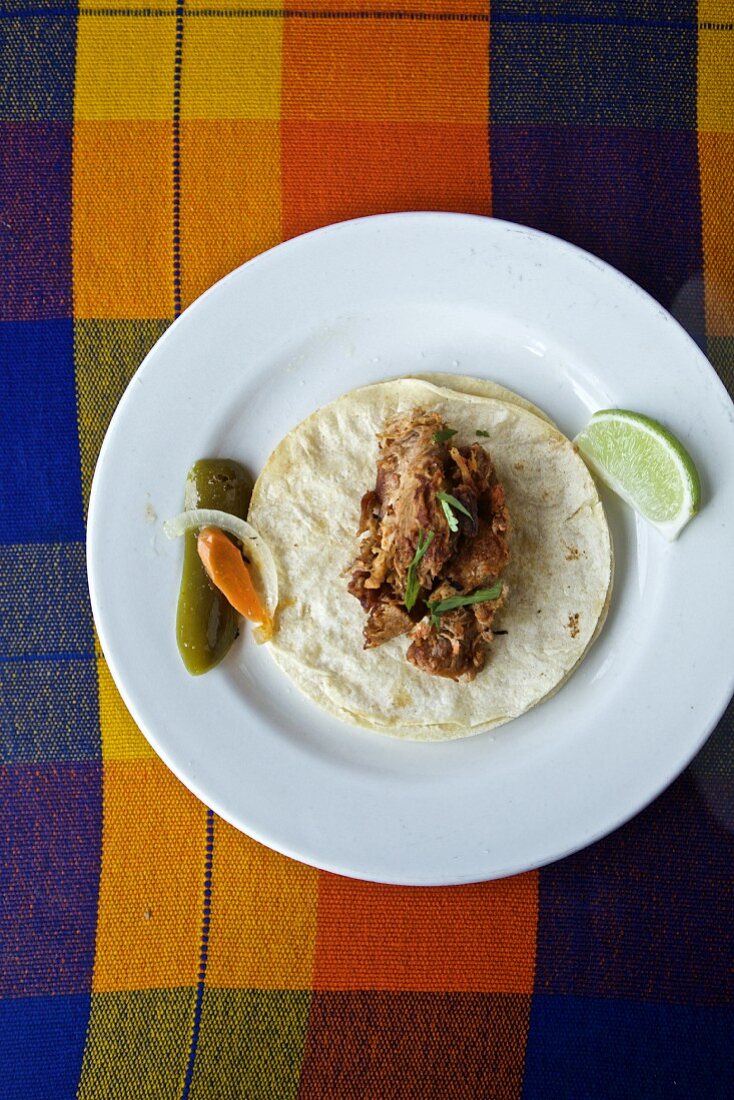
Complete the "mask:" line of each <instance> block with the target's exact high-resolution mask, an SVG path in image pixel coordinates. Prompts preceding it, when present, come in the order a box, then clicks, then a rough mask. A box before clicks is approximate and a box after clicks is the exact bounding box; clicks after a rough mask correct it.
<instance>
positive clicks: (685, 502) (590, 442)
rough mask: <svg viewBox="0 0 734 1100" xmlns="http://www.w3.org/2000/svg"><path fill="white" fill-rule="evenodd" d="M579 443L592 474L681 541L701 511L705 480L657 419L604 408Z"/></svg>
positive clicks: (582, 434)
mask: <svg viewBox="0 0 734 1100" xmlns="http://www.w3.org/2000/svg"><path fill="white" fill-rule="evenodd" d="M575 442H576V445H577V446H578V449H579V451H580V452H581V454H582V455H583V457H584V458H585V459H586V462H587V465H589V466H590V467H591V469H592V470H593V471H594V473H596V474H597V475H598V476H599V477H600V478H601V480H602V481H603V482H604V483H605V484H606V485H608V486H609V488H610V489H613V490H614V492H615V493H617V495H618V496H620V497H621V498H622V500H626V501H627V503H628V504H631V505H632V507H633V508H634V509H636V511H638V512H639V513H640V515H642V516H644V517H645V519H647V520H649V521H650V523H652V524H653V526H654V527H657V529H658V531H660V532H661V533H662V534H663V535H665V537H666V538H667V539H671V540H672V539H675V538H677V537H678V535H679V534H680V532H681V531H682V530H683V528H684V527H685V525H686V524H687V523H688V521H689V519H691V517H692V516H695V514H696V512H697V511H698V508H699V505H700V503H701V482H700V481H699V477H698V471H697V470H696V467H695V466H694V464H693V459H692V458H691V456H690V455H689V454H688V451H687V450H686V449H685V447H684V446H683V444H682V443H680V442H679V440H677V439H676V438H675V436H674V435H671V433H670V432H669V431H668V430H667V429H666V428H664V427H663V426H662V424H658V422H657V420H651V419H650V418H649V417H647V416H641V415H640V413H633V412H627V411H625V410H624V409H602V410H600V411H599V412H595V413H594V415H593V416H592V418H591V420H590V421H589V423H588V424H587V425H586V427H585V428H584V430H583V431H582V432H580V433H579V434H578V435H577V436H576V440H575Z"/></svg>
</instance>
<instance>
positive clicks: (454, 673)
mask: <svg viewBox="0 0 734 1100" xmlns="http://www.w3.org/2000/svg"><path fill="white" fill-rule="evenodd" d="M444 595H445V593H444ZM505 595H506V589H503V591H502V594H501V595H500V596H499V597H498V598H497V599H496V600H488V601H486V602H485V603H477V604H471V605H470V606H469V607H458V608H456V610H455V611H448V612H446V614H444V615H441V617H440V619H439V623H440V625H439V626H438V627H436V626H434V625H433V624H432V623H431V620H430V618H428V617H427V616H426V618H425V619H423V620H422V622H420V623H419V624H418V626H417V627H416V628H415V630H414V631H413V641H412V642H411V645H410V647H409V649H408V653H407V657H408V660H409V661H410V662H411V664H414V665H415V666H416V668H420V669H422V671H423V672H430V673H431V674H432V675H433V676H445V677H447V678H449V679H451V680H459V679H460V678H461V677H462V676H464V677H465V678H466V679H467V680H473V679H474V677H475V676H476V674H477V673H478V672H481V670H482V669H483V668H484V664H485V661H486V659H487V650H488V648H489V646H490V645H491V644H492V639H493V638H494V634H493V633H492V620H493V618H494V616H495V612H497V611H498V610H499V609H500V607H502V604H503V603H504V601H505ZM436 598H443V595H442V596H441V597H438V596H437V597H436Z"/></svg>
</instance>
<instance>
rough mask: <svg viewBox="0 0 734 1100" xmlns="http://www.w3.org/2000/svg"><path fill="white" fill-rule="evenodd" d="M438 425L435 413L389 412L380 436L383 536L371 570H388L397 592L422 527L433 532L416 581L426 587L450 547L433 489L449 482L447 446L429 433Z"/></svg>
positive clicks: (378, 489) (442, 489) (437, 490)
mask: <svg viewBox="0 0 734 1100" xmlns="http://www.w3.org/2000/svg"><path fill="white" fill-rule="evenodd" d="M443 427H444V423H443V420H442V419H441V417H440V416H439V415H438V413H424V412H422V411H420V410H416V411H415V412H414V413H412V414H411V415H409V416H396V417H393V419H392V420H390V421H388V423H387V424H386V425H385V431H384V432H383V433H382V435H381V436H380V437H379V443H380V453H379V456H378V459H377V486H376V489H375V493H376V495H377V498H378V500H379V509H380V511H379V515H380V519H381V524H382V526H381V531H382V537H381V542H380V549H379V551H378V553H377V554H376V555H375V558H376V576H377V577H379V576H380V575H381V573H382V570H383V569H385V570H386V571H387V570H389V571H390V572H391V574H392V577H391V580H392V584H393V587H394V588H395V591H396V592H398V593H399V594H400V595H404V594H405V578H406V574H407V572H408V567H409V566H410V563H411V562H412V560H413V558H414V556H415V552H416V548H417V546H418V536H419V534H420V532H421V531H423V532H426V533H427V532H428V531H432V532H433V536H434V537H433V541H432V542H431V545H430V547H429V549H428V551H427V553H426V554H425V556H424V558H423V560H422V561H421V563H420V565H419V567H418V579H419V580H420V583H421V587H423V588H430V587H431V584H432V582H433V580H434V578H435V577H437V576H438V574H439V572H440V570H441V567H442V566H443V564H444V562H445V561H446V559H447V558H448V556H449V554H450V553H451V549H452V535H451V531H450V530H449V527H448V524H447V522H446V517H445V516H444V514H443V510H442V508H441V502H440V500H439V499H438V497H437V495H436V494H437V493H440V492H446V490H447V489H448V487H449V486H448V482H447V478H446V471H445V465H444V464H445V461H446V446H445V444H443V443H436V442H434V439H433V437H434V435H435V434H436V432H439V431H440V430H441V429H442V428H443ZM382 579H384V576H383V578H382ZM380 583H381V582H380Z"/></svg>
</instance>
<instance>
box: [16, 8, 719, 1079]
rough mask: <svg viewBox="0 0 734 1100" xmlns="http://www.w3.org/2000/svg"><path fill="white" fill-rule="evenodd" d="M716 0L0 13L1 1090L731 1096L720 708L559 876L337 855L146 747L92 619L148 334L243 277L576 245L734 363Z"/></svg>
mask: <svg viewBox="0 0 734 1100" xmlns="http://www.w3.org/2000/svg"><path fill="white" fill-rule="evenodd" d="M733 15H734V13H733V12H732V8H731V5H730V4H728V3H727V2H726V0H700V3H699V4H698V6H697V5H696V4H695V3H694V2H693V0H635V2H632V0H594V2H591V0H577V2H570V0H566V2H564V0H493V3H492V4H491V10H490V5H489V4H488V3H487V2H486V0H293V2H291V0H284V2H279V0H242V2H240V0H177V2H176V0H97V2H95V0H91V2H89V3H83V4H82V5H81V6H79V7H76V6H74V5H71V4H68V3H67V0H0V74H1V75H0V248H1V256H2V261H1V262H2V280H1V282H0V359H1V361H2V370H1V373H0V418H2V426H3V430H2V446H0V500H1V501H2V526H1V527H0V749H1V751H2V768H1V770H0V815H1V816H2V827H1V828H0V838H1V839H2V844H3V852H2V863H1V866H0V875H1V876H2V878H1V880H0V881H1V889H0V935H1V937H2V941H1V945H0V946H1V949H2V955H1V961H0V1081H1V1082H2V1083H1V1084H0V1094H1V1095H2V1096H3V1097H4V1098H5V1100H36V1098H38V1100H49V1098H53V1100H64V1098H67V1097H75V1096H76V1097H79V1098H80V1100H128V1098H134V1100H147V1098H151V1100H153V1098H154V1100H168V1098H170V1100H174V1098H176V1100H178V1098H189V1100H235V1098H237V1100H239V1098H243V1100H244V1098H248V1100H260V1098H262V1100H289V1098H295V1097H299V1098H302V1100H316V1098H319V1100H320V1098H324V1100H367V1098H369V1100H372V1098H375V1100H377V1098H393V1097H401V1098H402V1097H408V1098H410V1097H415V1098H421V1100H425V1098H436V1100H448V1098H452V1097H456V1098H462V1100H470V1098H477V1097H478V1098H484V1097H486V1098H492V1100H519V1098H521V1097H522V1098H524V1100H588V1098H594V1100H597V1098H600V1100H607V1098H608V1100H627V1098H629V1100H640V1098H645V1100H650V1098H657V1097H660V1098H665V1100H667V1098H669V1097H685V1098H688V1097H691V1098H700V1097H706V1098H709V1100H724V1098H731V1097H733V1096H734V1072H733V1070H732V1066H734V1039H733V1037H734V973H733V962H734V924H733V922H732V913H733V911H734V896H733V891H732V881H733V876H732V868H733V866H734V864H733V861H732V857H733V856H734V839H733V836H732V833H733V831H734V758H733V757H732V748H731V744H732V733H733V732H734V731H733V729H732V725H733V720H734V714H733V712H732V711H731V710H730V711H729V713H728V715H727V716H726V717H725V718H724V720H723V721H722V723H721V726H720V728H719V729H718V731H716V733H715V734H714V736H713V737H712V739H711V740H710V741H709V743H708V744H707V746H706V747H705V749H704V750H703V751H702V753H701V754H700V755H699V757H698V758H697V760H696V761H695V763H694V764H693V765H692V766H691V768H689V769H688V771H687V772H686V773H685V774H684V776H683V777H682V778H680V779H679V780H678V781H677V782H676V783H675V784H674V785H673V786H672V787H671V788H670V789H669V790H668V791H667V792H666V793H665V794H664V795H663V796H662V797H661V798H659V799H658V800H657V801H656V802H655V803H654V804H653V805H652V806H651V807H650V808H649V809H648V810H647V811H646V812H644V813H643V814H641V815H640V816H639V817H638V818H636V819H635V820H634V821H633V822H631V823H630V824H629V825H627V826H626V827H624V828H623V829H621V830H619V831H618V832H616V833H615V834H614V835H612V836H611V837H609V838H607V839H606V840H603V841H602V842H600V843H598V844H596V845H595V846H593V847H592V848H589V849H588V850H586V851H584V852H581V853H580V854H578V855H576V856H574V857H572V858H570V859H567V860H565V861H563V862H561V863H559V864H556V865H554V866H551V867H547V868H544V869H543V870H541V871H540V872H536V873H531V874H527V875H523V876H520V877H518V878H515V879H509V880H506V881H502V882H495V883H487V884H482V885H475V886H467V887H458V888H452V889H434V890H417V889H402V888H393V887H387V886H375V885H370V884H367V883H361V882H354V881H349V880H346V879H341V878H338V877H335V876H331V875H327V874H321V873H319V872H317V871H315V870H312V869H311V868H308V867H304V866H301V865H299V864H297V863H294V862H291V861H289V860H287V859H285V858H283V857H281V856H278V855H275V854H274V853H272V852H270V851H268V850H267V849H265V848H262V847H260V846H259V845H258V844H256V843H254V842H253V841H251V840H249V839H248V838H247V837H244V836H242V835H240V834H238V833H237V832H235V831H234V830H233V829H232V828H230V827H229V826H228V825H226V824H225V823H224V822H222V821H221V820H219V819H217V818H216V817H215V816H214V815H213V814H212V813H211V812H210V811H208V810H207V809H206V808H205V807H204V806H203V805H202V804H201V803H199V802H198V801H197V800H196V799H195V798H194V797H193V796H192V795H191V794H189V793H188V792H187V791H186V790H185V789H184V788H183V787H182V786H181V785H180V784H179V783H178V781H177V780H176V779H175V778H174V777H173V775H172V774H171V773H170V772H168V771H167V770H166V768H165V767H164V766H163V764H162V763H161V762H160V761H159V760H158V759H157V758H156V757H155V755H154V754H153V752H152V750H151V749H150V748H149V747H148V745H147V743H146V741H145V740H144V739H143V738H142V736H141V735H140V733H139V731H138V730H137V729H136V727H135V725H134V723H133V722H132V720H131V718H130V717H129V715H128V714H127V712H126V710H125V708H124V707H123V705H122V703H121V700H120V698H119V696H118V694H117V691H116V688H115V686H114V684H113V682H112V679H111V677H110V674H109V671H108V669H107V666H106V664H105V661H104V658H103V657H102V655H101V653H100V651H99V649H98V647H97V645H96V642H95V636H94V630H93V624H92V619H91V615H90V609H89V601H88V596H87V588H86V579H85V563H84V548H83V539H84V525H85V514H86V505H87V499H88V494H89V487H90V482H91V476H92V473H93V470H94V465H95V461H96V458H97V454H98V451H99V447H100V443H101V440H102V438H103V435H104V431H105V428H106V425H107V423H108V421H109V418H110V415H111V413H112V411H113V409H114V407H115V404H116V402H117V401H118V399H119V397H120V395H121V393H122V392H123V390H124V388H125V385H126V384H127V382H128V380H129V379H130V377H131V375H132V373H133V371H134V370H135V368H136V367H137V365H138V364H139V362H140V361H141V359H142V357H143V356H144V354H145V352H146V351H147V350H148V348H150V347H151V345H152V344H153V343H154V342H155V340H156V339H157V338H158V337H159V336H160V335H161V333H162V332H163V331H164V330H165V329H166V327H167V325H168V324H170V322H171V320H172V319H173V318H174V317H175V316H176V315H177V314H178V313H179V312H180V310H181V309H183V308H184V307H185V306H186V305H187V304H188V303H189V302H191V301H192V300H193V299H194V298H195V297H196V296H197V295H199V294H200V293H201V292H202V291H203V290H204V289H205V288H206V287H207V286H209V285H210V284H211V283H212V282H214V281H215V280H216V279H218V278H219V277H220V276H222V275H224V274H225V273H226V272H228V271H229V270H231V269H232V268H233V267H235V266H237V265H238V264H241V263H242V262H244V261H245V260H247V259H249V258H250V257H252V256H254V255H255V254H256V253H258V252H260V251H262V250H263V249H265V248H267V247H269V246H271V245H274V244H276V243H277V242H278V241H281V240H283V239H285V238H287V237H291V236H293V235H294V234H297V233H300V232H303V231H305V230H308V229H312V228H314V227H316V226H320V225H323V224H325V223H328V222H332V221H336V220H340V219H344V218H350V217H355V216H358V215H364V214H372V213H376V212H380V211H393V210H412V209H421V208H426V209H447V210H458V211H470V212H474V213H479V214H486V215H495V216H497V217H501V218H506V219H509V220H513V221H518V222H522V223H525V224H528V225H532V226H536V227H538V228H540V229H544V230H548V231H550V232H552V233H555V234H558V235H560V236H562V237H565V238H567V239H568V240H571V241H573V242H575V243H577V244H579V245H582V246H583V247H585V248H587V249H589V250H591V251H592V252H594V253H596V254H598V255H599V256H602V257H603V258H604V259H606V260H609V261H610V262H611V263H612V264H614V265H615V266H616V267H618V268H620V269H621V270H622V271H624V272H626V273H627V274H628V275H630V276H631V277H632V278H633V279H635V280H636V281H637V282H638V283H640V284H641V285H642V286H643V287H645V288H646V289H647V290H648V291H649V292H650V293H651V294H653V295H654V296H655V297H656V298H657V299H658V301H660V302H661V303H662V304H663V305H664V306H665V307H666V308H668V309H670V310H671V311H672V312H673V313H674V314H675V316H677V317H678V318H679V319H680V320H681V321H682V323H683V324H684V325H685V326H686V327H687V328H688V330H689V332H691V334H692V335H693V336H694V338H695V339H696V340H697V341H698V342H699V344H700V345H701V347H702V348H703V349H704V350H705V351H706V352H707V354H708V355H709V357H710V358H711V360H712V362H713V363H714V365H715V366H716V368H717V369H718V370H719V372H720V374H721V376H722V378H723V379H724V381H725V382H726V383H727V384H728V385H729V386H730V387H734V204H733V203H732V184H731V181H732V177H733V173H734V77H733V75H732V74H734V23H733V22H732V16H733ZM710 457H711V458H712V461H715V456H710ZM725 582H726V578H725V577H722V583H725ZM729 583H730V577H729ZM702 625H703V624H698V626H699V627H701V626H702ZM681 644H682V645H685V639H684V638H683V639H681Z"/></svg>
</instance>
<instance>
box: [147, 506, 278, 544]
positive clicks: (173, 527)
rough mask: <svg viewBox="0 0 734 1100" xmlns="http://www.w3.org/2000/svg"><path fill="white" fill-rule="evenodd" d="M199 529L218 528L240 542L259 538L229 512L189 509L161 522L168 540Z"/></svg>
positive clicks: (213, 509) (250, 528) (244, 523)
mask: <svg viewBox="0 0 734 1100" xmlns="http://www.w3.org/2000/svg"><path fill="white" fill-rule="evenodd" d="M199 527H220V528H221V529H222V531H228V532H229V534H230V535H234V537H235V538H236V539H239V540H240V541H241V542H245V541H250V540H252V539H259V538H260V536H259V535H258V533H257V531H256V530H255V528H254V527H251V526H250V524H249V523H247V522H246V521H245V520H244V519H240V518H239V516H233V515H232V513H231V512H220V511H219V509H217V508H190V509H189V510H188V511H187V512H179V514H178V515H177V516H174V517H173V519H166V520H164V521H163V530H164V531H165V533H166V534H167V535H168V537H169V539H177V538H180V536H181V535H185V534H186V532H187V531H195V530H197V528H199Z"/></svg>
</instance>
